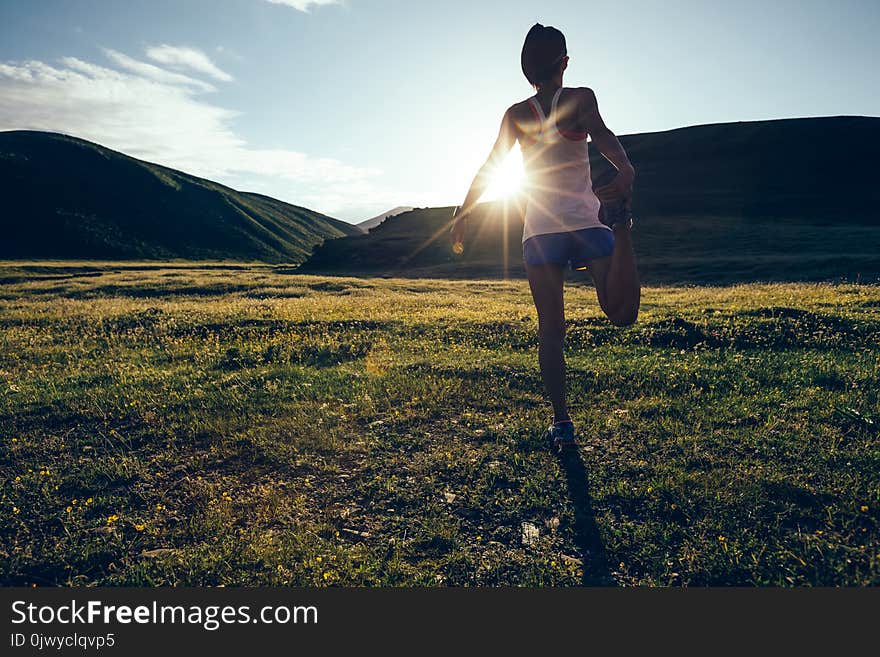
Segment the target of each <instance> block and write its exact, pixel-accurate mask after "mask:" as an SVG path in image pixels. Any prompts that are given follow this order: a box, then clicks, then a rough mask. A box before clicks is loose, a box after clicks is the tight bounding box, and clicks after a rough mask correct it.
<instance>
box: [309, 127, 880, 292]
mask: <svg viewBox="0 0 880 657" xmlns="http://www.w3.org/2000/svg"><path fill="white" fill-rule="evenodd" d="M621 142H622V143H623V145H624V147H625V148H626V150H627V152H628V153H629V155H630V158H631V160H632V161H633V164H634V165H635V167H636V169H637V180H636V196H635V198H634V200H633V210H634V214H635V216H636V222H637V228H636V230H635V232H634V240H635V244H636V251H637V255H638V257H639V262H640V271H641V273H642V276H643V279H644V281H645V282H647V283H652V282H654V283H663V282H688V281H691V282H700V283H711V282H717V283H731V282H737V281H747V280H823V279H833V278H846V279H852V280H855V279H861V280H865V279H872V280H873V279H877V278H878V277H880V185H878V183H877V181H878V180H880V166H878V163H877V159H876V158H877V153H878V152H880V118H868V117H828V118H815V119H785V120H776V121H755V122H741V123H725V124H715V125H702V126H694V127H689V128H680V129H677V130H670V131H666V132H655V133H644V134H636V135H626V136H623V137H621ZM591 151H592V152H591V168H592V173H593V177H594V179H595V178H597V177H598V176H600V175H602V174H603V172H605V171H607V170H608V169H609V168H610V165H609V164H608V163H607V162H606V161H605V159H604V158H603V157H602V156H601V155H600V154H598V153H597V152H596V151H595V149H593V148H592V146H591ZM505 214H506V219H505ZM451 215H452V208H451V207H449V208H422V209H417V210H414V211H412V212H408V213H404V214H401V215H399V216H396V217H392V218H391V219H388V220H387V221H385V222H384V223H383V224H382V225H381V226H379V227H378V228H376V229H374V230H373V231H372V232H371V233H370V234H369V235H361V236H353V237H346V238H342V239H338V240H332V241H329V242H326V243H324V244H323V245H321V246H319V247H317V248H316V249H315V251H314V254H313V255H312V257H311V258H309V260H308V261H307V262H306V263H304V264H303V266H302V270H303V271H311V272H316V273H318V272H320V273H340V274H342V273H369V274H380V275H399V276H410V275H411V276H503V275H509V276H522V275H524V271H523V267H522V262H521V261H522V257H521V253H522V251H521V245H520V240H521V236H522V205H521V204H519V203H518V202H516V201H511V202H506V203H505V202H495V203H486V204H482V205H481V206H479V210H478V212H477V214H476V216H475V217H474V219H473V221H471V222H470V225H471V228H470V231H471V232H470V235H469V239H468V240H467V241H466V249H465V253H464V254H463V256H461V257H455V256H453V255H452V254H451V252H450V249H449V242H448V230H449V228H448V226H449V220H450V218H451ZM505 253H506V256H505ZM505 263H506V264H505Z"/></svg>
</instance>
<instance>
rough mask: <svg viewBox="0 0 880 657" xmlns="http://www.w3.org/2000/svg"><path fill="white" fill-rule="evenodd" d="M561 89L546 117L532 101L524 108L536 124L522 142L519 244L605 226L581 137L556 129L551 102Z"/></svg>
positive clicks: (585, 142) (532, 99)
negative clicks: (523, 204) (522, 201)
mask: <svg viewBox="0 0 880 657" xmlns="http://www.w3.org/2000/svg"><path fill="white" fill-rule="evenodd" d="M561 94H562V88H561V87H560V88H559V89H557V90H556V94H555V95H554V96H553V104H552V105H551V107H550V116H549V117H545V116H544V110H542V109H541V104H540V103H539V102H538V100H537V98H536V97H532V98H529V100H528V103H529V107H530V108H531V110H532V113H533V114H534V115H535V119H536V120H537V121H538V123H539V124H540V131H539V132H538V133H537V134H535V135H533V137H534V138H535V139H536V141H534V142H533V143H523V144H522V154H523V168H524V169H525V173H526V179H525V183H524V191H525V192H526V194H525V197H526V202H527V205H526V213H525V220H524V226H523V242H525V241H526V240H527V239H529V238H530V237H533V236H535V235H543V234H546V233H567V232H569V231H573V230H580V229H582V228H605V229H606V230H610V228H608V227H607V226H605V225H604V224H603V223H602V222H600V221H599V199H598V198H597V197H596V195H595V194H594V193H593V184H592V182H591V180H590V158H589V154H588V151H587V133H585V132H581V133H570V132H560V130H559V128H558V127H557V125H556V118H557V107H556V106H557V104H558V103H559V96H560V95H561Z"/></svg>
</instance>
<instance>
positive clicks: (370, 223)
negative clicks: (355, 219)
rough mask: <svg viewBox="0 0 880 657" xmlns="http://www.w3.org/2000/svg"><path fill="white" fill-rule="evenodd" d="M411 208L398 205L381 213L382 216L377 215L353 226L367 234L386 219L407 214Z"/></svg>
mask: <svg viewBox="0 0 880 657" xmlns="http://www.w3.org/2000/svg"><path fill="white" fill-rule="evenodd" d="M412 209H413V208H412V207H411V206H408V205H399V206H397V207H396V208H394V209H392V210H388V211H387V212H383V213H382V214H377V215H376V216H375V217H371V218H370V219H367V220H366V221H361V222H360V223H358V224H355V225H356V226H357V227H358V228H361V229H363V231H364V232H369V231H370V229H372V228H375V227H376V226H378V225H379V224H381V223H382V222H383V221H385V220H386V219H387V218H388V217H393V216H394V215H396V214H401V213H403V212H409V211H410V210H412Z"/></svg>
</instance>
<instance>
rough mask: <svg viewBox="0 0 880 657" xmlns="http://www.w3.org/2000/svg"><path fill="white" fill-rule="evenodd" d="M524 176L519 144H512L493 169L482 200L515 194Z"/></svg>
mask: <svg viewBox="0 0 880 657" xmlns="http://www.w3.org/2000/svg"><path fill="white" fill-rule="evenodd" d="M525 177H526V174H525V170H524V169H523V163H522V153H521V152H520V150H519V144H514V146H513V148H512V149H511V151H510V153H508V154H507V157H506V158H505V159H504V162H502V163H501V166H499V167H498V169H497V170H496V171H495V175H494V176H493V177H492V182H491V183H490V184H489V188H488V189H487V190H486V193H485V194H483V200H484V201H494V200H497V199H503V198H509V197H511V196H515V195H516V194H517V193H519V191H520V189H521V188H522V184H523V181H524V180H525Z"/></svg>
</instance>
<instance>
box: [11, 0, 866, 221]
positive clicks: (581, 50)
mask: <svg viewBox="0 0 880 657" xmlns="http://www.w3.org/2000/svg"><path fill="white" fill-rule="evenodd" d="M535 22H540V23H542V24H544V25H553V26H555V27H558V28H559V29H561V30H562V31H563V32H564V33H565V35H566V39H567V41H568V53H569V56H570V58H571V59H570V62H569V68H568V70H567V71H566V76H565V85H566V86H588V87H591V88H592V89H593V90H594V91H595V92H596V96H597V98H598V100H599V108H600V111H601V113H602V115H603V117H604V119H605V122H606V124H607V125H608V126H609V127H610V128H611V129H612V130H613V131H614V132H616V133H617V134H619V135H623V134H630V133H637V132H650V131H656V130H669V129H673V128H678V127H683V126H689V125H697V124H704V123H718V122H728V121H750V120H762V119H776V118H789V117H806V116H837V115H862V116H880V84H878V81H880V78H878V76H877V73H876V70H875V67H876V63H877V62H880V39H878V38H877V34H880V1H878V0H836V1H832V0H827V1H823V2H819V1H815V0H775V1H774V2H766V1H765V0H738V1H737V2H729V1H727V0H724V1H711V0H615V1H614V2H604V3H597V2H589V1H585V0H544V1H540V2H539V1H538V0H529V1H521V0H505V1H504V2H501V1H497V2H495V1H492V2H489V1H480V0H446V1H442V0H435V1H422V0H312V1H309V0H125V1H120V0H0V130H17V129H32V130H51V131H56V132H63V133H66V134H71V135H74V136H77V137H82V138H84V139H88V140H90V141H94V142H97V143H100V144H102V145H104V146H108V147H110V148H113V149H116V150H120V151H122V152H124V153H126V154H129V155H132V156H134V157H138V158H142V159H145V160H149V161H152V162H158V163H160V164H164V165H166V166H170V167H173V168H176V169H180V170H182V171H185V172H187V173H191V174H194V175H198V176H202V177H205V178H210V179H212V180H216V181H218V182H221V183H223V184H226V185H229V186H231V187H234V188H236V189H240V190H244V191H255V192H260V193H263V194H268V195H270V196H274V197H275V198H278V199H281V200H284V201H287V202H289V203H293V204H295V205H301V206H305V207H308V208H311V209H314V210H318V211H319V212H323V213H325V214H328V215H330V216H333V217H337V218H340V219H343V220H346V221H352V222H358V221H362V220H364V219H367V218H369V217H372V216H374V215H376V214H379V213H381V212H383V211H385V210H388V209H390V208H393V207H395V206H399V205H410V206H417V207H422V206H437V205H454V204H458V203H461V201H462V200H463V198H464V194H465V192H466V191H467V187H468V185H469V183H470V181H471V179H472V178H473V176H474V174H475V172H476V170H477V169H478V167H479V166H480V165H481V164H482V163H483V161H484V160H485V158H486V156H487V155H488V152H489V150H490V149H491V147H492V144H493V143H494V141H495V137H496V136H497V132H498V127H499V125H500V120H501V117H502V115H503V114H504V111H505V110H506V109H507V107H509V106H510V105H511V104H513V103H515V102H518V101H521V100H524V99H525V98H527V97H529V96H530V95H532V94H533V93H534V91H533V90H532V88H531V87H530V86H529V85H528V82H526V80H525V78H524V77H523V75H522V71H521V70H520V66H519V53H520V49H521V47H522V42H523V39H524V37H525V34H526V32H527V31H528V29H529V28H530V27H531V26H532V25H533V24H534V23H535ZM817 138H821V136H820V135H817ZM517 157H518V154H517V153H516V152H514V153H512V154H511V158H510V161H509V162H508V163H507V165H506V169H507V170H508V172H509V173H508V174H507V177H508V178H509V177H510V175H511V174H510V172H514V173H513V174H512V175H515V172H516V171H518V170H519V168H518V167H519V160H517V159H516V158H517ZM503 188H504V185H503V184H499V185H496V187H495V188H494V189H493V190H491V191H490V193H489V194H488V195H487V197H485V198H490V197H492V196H497V195H498V194H501V193H503V191H504V189H503Z"/></svg>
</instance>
